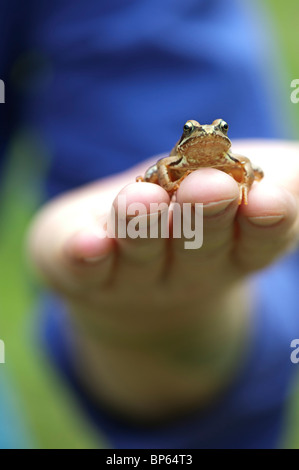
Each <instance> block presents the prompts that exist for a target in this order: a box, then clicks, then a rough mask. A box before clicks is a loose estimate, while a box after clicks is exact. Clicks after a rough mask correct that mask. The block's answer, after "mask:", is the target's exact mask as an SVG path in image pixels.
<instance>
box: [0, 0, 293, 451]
mask: <svg viewBox="0 0 299 470" xmlns="http://www.w3.org/2000/svg"><path fill="white" fill-rule="evenodd" d="M1 28H2V29H1ZM0 31H2V33H1V34H2V40H1V42H0V78H2V79H3V80H5V83H6V103H7V104H6V105H2V107H1V108H0V113H1V114H0V119H1V126H0V127H1V129H2V132H3V138H2V141H1V145H2V153H1V155H4V153H5V145H6V144H7V143H8V142H9V140H10V139H11V138H12V136H13V135H14V132H15V131H16V130H19V129H22V130H25V131H26V132H27V133H28V134H29V135H30V136H31V138H32V139H36V141H37V142H38V144H39V149H40V151H39V155H38V158H44V159H45V160H46V163H47V165H48V172H47V179H46V182H45V197H46V198H48V197H52V196H54V195H56V194H58V193H61V192H63V191H67V190H69V189H71V188H74V187H77V186H79V185H82V184H85V183H88V182H90V181H92V180H95V179H97V178H100V177H103V176H106V175H109V174H111V173H116V172H119V171H122V170H124V169H126V168H128V167H129V166H131V165H133V164H135V163H136V162H138V161H141V160H142V159H145V158H148V157H150V156H152V155H154V154H158V153H161V152H164V151H167V150H169V149H170V148H171V147H172V146H173V144H174V142H175V141H176V140H177V138H178V136H179V135H180V133H181V128H182V126H183V124H184V122H185V121H186V120H187V119H191V118H192V119H196V120H198V121H199V122H202V123H209V122H212V121H213V120H214V119H216V118H219V117H221V118H223V119H225V120H226V121H227V122H228V123H229V125H230V128H231V131H230V137H233V138H234V137H244V138H250V137H265V138H271V137H278V138H279V137H285V136H286V133H285V132H284V129H283V128H282V121H283V122H287V119H284V120H281V115H280V110H279V109H278V107H277V109H274V108H273V104H272V102H271V100H272V99H273V97H272V95H271V90H272V84H271V83H270V82H269V76H267V82H266V79H265V70H264V69H263V67H262V64H263V61H264V60H265V59H266V58H267V57H268V54H269V52H270V51H268V50H264V49H263V44H264V39H265V38H264V37H263V34H264V32H261V30H260V29H259V28H258V27H257V23H256V22H255V21H254V15H253V13H252V11H251V10H249V2H248V4H244V3H243V2H239V1H237V0H227V1H226V2H223V1H221V0H214V1H213V2H210V1H209V0H182V1H180V0H164V1H163V2H161V1H158V0H144V1H143V2H140V1H138V0H111V1H109V2H99V1H98V0H86V1H85V2H84V3H82V2H71V1H70V0H53V1H51V2H43V1H38V0H28V1H27V2H26V4H23V3H22V2H21V1H20V0H9V1H8V0H2V2H1V5H0ZM269 75H271V74H269ZM286 127H287V126H286ZM296 273H297V274H298V260H297V258H295V257H291V258H289V259H287V261H284V262H283V263H282V264H281V265H279V266H278V267H274V268H273V271H272V270H271V269H270V270H269V271H266V272H264V273H262V274H261V275H259V276H257V277H256V282H257V285H258V289H259V292H260V296H259V300H258V302H257V304H256V309H255V311H254V312H253V319H254V320H253V325H252V336H251V339H252V340H251V350H250V353H249V354H248V358H247V361H246V364H245V365H244V368H243V370H242V372H241V373H240V375H239V376H238V377H237V379H236V381H235V382H234V383H233V384H232V386H231V388H230V389H229V390H228V391H227V393H226V394H225V395H224V396H223V397H222V399H221V400H220V401H219V402H217V403H215V404H214V406H213V407H212V408H211V409H208V410H206V411H205V412H204V413H195V415H194V416H193V417H192V418H190V417H186V418H185V419H184V420H182V421H180V422H177V423H176V424H175V425H173V424H172V426H171V427H169V426H165V427H163V426H162V427H160V428H159V429H155V430H154V431H150V430H147V429H140V428H135V427H134V426H132V425H130V424H129V423H122V422H121V421H120V420H118V419H117V418H115V417H112V416H110V415H109V413H107V411H105V410H104V409H103V410H101V409H100V408H99V407H96V406H94V405H93V404H92V402H91V400H90V398H89V397H87V396H86V394H85V392H84V390H82V389H81V386H80V384H78V383H77V382H76V379H75V376H74V374H73V371H72V364H71V361H70V360H69V355H68V347H67V340H66V337H67V334H66V332H67V328H68V327H67V316H66V314H64V313H63V308H62V307H61V305H60V304H59V303H58V302H56V301H55V300H54V299H53V298H52V299H49V300H47V301H46V303H45V310H46V314H45V317H44V320H43V325H44V326H45V328H44V331H45V337H46V343H47V344H48V346H49V350H50V351H51V354H52V357H53V358H54V360H55V362H56V364H57V365H58V368H59V369H60V370H61V371H63V373H64V375H65V377H66V378H67V379H68V381H69V384H70V386H71V387H73V390H74V393H75V394H76V396H77V397H78V403H79V406H82V407H83V408H84V409H85V410H86V412H87V413H88V415H89V416H90V419H91V420H92V421H93V422H95V423H96V424H97V425H98V426H99V428H100V429H104V430H105V431H106V433H107V436H108V438H109V440H110V442H111V445H113V446H115V447H119V448H126V447H127V448H134V447H136V448H138V447H149V448H159V447H160V448H163V447H164V448H165V447H170V448H194V447H206V448H214V447H236V448H237V447H249V448H250V447H274V446H276V445H278V442H279V438H280V433H281V429H282V417H283V410H284V404H285V400H286V397H287V394H288V392H289V389H290V380H291V375H292V374H291V371H292V370H294V366H293V365H292V364H291V363H290V360H289V352H290V351H289V344H290V341H289V340H290V337H291V336H292V334H295V331H296V328H297V323H296V317H295V315H294V309H295V310H296V309H297V302H298V299H297V297H296V295H297V292H296V286H295V285H294V279H295V277H294V274H296ZM286 278H287V279H288V281H289V282H288V283H286V284H285V279H286ZM276 287H279V288H283V289H282V291H281V295H280V296H279V295H278V294H277V292H279V289H278V288H277V289H276ZM284 289H286V292H285V291H284ZM282 299H283V302H282ZM291 325H292V326H294V329H290V326H291ZM295 325H296V328H295ZM0 406H1V404H0Z"/></svg>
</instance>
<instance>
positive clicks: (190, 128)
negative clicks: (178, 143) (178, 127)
mask: <svg viewBox="0 0 299 470" xmlns="http://www.w3.org/2000/svg"><path fill="white" fill-rule="evenodd" d="M193 129H194V125H193V124H192V122H191V121H187V122H186V124H185V125H184V127H183V131H184V134H185V135H188V134H191V132H192V131H193Z"/></svg>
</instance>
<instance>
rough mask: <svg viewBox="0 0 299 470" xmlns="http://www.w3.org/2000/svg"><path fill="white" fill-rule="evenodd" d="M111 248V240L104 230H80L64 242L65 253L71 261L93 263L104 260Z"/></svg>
mask: <svg viewBox="0 0 299 470" xmlns="http://www.w3.org/2000/svg"><path fill="white" fill-rule="evenodd" d="M112 248H113V240H112V239H111V238H109V237H108V236H107V234H106V232H105V231H104V229H101V228H97V230H92V229H91V228H89V229H82V230H80V231H79V232H77V233H76V234H75V235H73V236H72V237H70V238H69V239H68V241H67V242H66V247H65V251H66V253H67V256H68V258H69V259H70V260H72V261H86V262H90V263H93V264H94V263H95V262H98V261H100V260H101V259H104V258H106V257H107V256H108V255H109V253H110V252H111V251H112Z"/></svg>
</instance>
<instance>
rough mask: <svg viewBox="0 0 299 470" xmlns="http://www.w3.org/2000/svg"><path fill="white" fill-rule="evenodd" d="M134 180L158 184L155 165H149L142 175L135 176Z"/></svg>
mask: <svg viewBox="0 0 299 470" xmlns="http://www.w3.org/2000/svg"><path fill="white" fill-rule="evenodd" d="M136 181H137V183H139V182H147V183H155V184H159V180H158V173H157V165H152V166H150V167H149V168H148V169H147V170H146V172H145V175H144V176H137V178H136Z"/></svg>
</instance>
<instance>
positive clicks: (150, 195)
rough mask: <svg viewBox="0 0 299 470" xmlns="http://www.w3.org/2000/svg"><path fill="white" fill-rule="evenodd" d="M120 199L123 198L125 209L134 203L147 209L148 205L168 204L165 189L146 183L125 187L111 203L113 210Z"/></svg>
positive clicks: (168, 198) (168, 199)
mask: <svg viewBox="0 0 299 470" xmlns="http://www.w3.org/2000/svg"><path fill="white" fill-rule="evenodd" d="M121 198H123V200H124V203H125V204H126V207H127V206H128V205H130V204H132V203H136V202H138V203H141V204H144V205H145V207H146V208H147V209H149V204H150V203H161V202H165V203H167V204H169V203H170V197H169V195H168V193H167V192H166V191H165V189H163V188H162V187H161V186H159V185H158V184H154V183H148V182H138V183H130V184H128V185H127V186H125V187H124V188H123V189H122V190H121V191H120V192H119V193H118V195H117V197H116V198H115V200H114V202H113V205H114V207H115V209H117V207H118V205H119V202H120V199H121ZM122 203H123V202H122Z"/></svg>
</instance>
